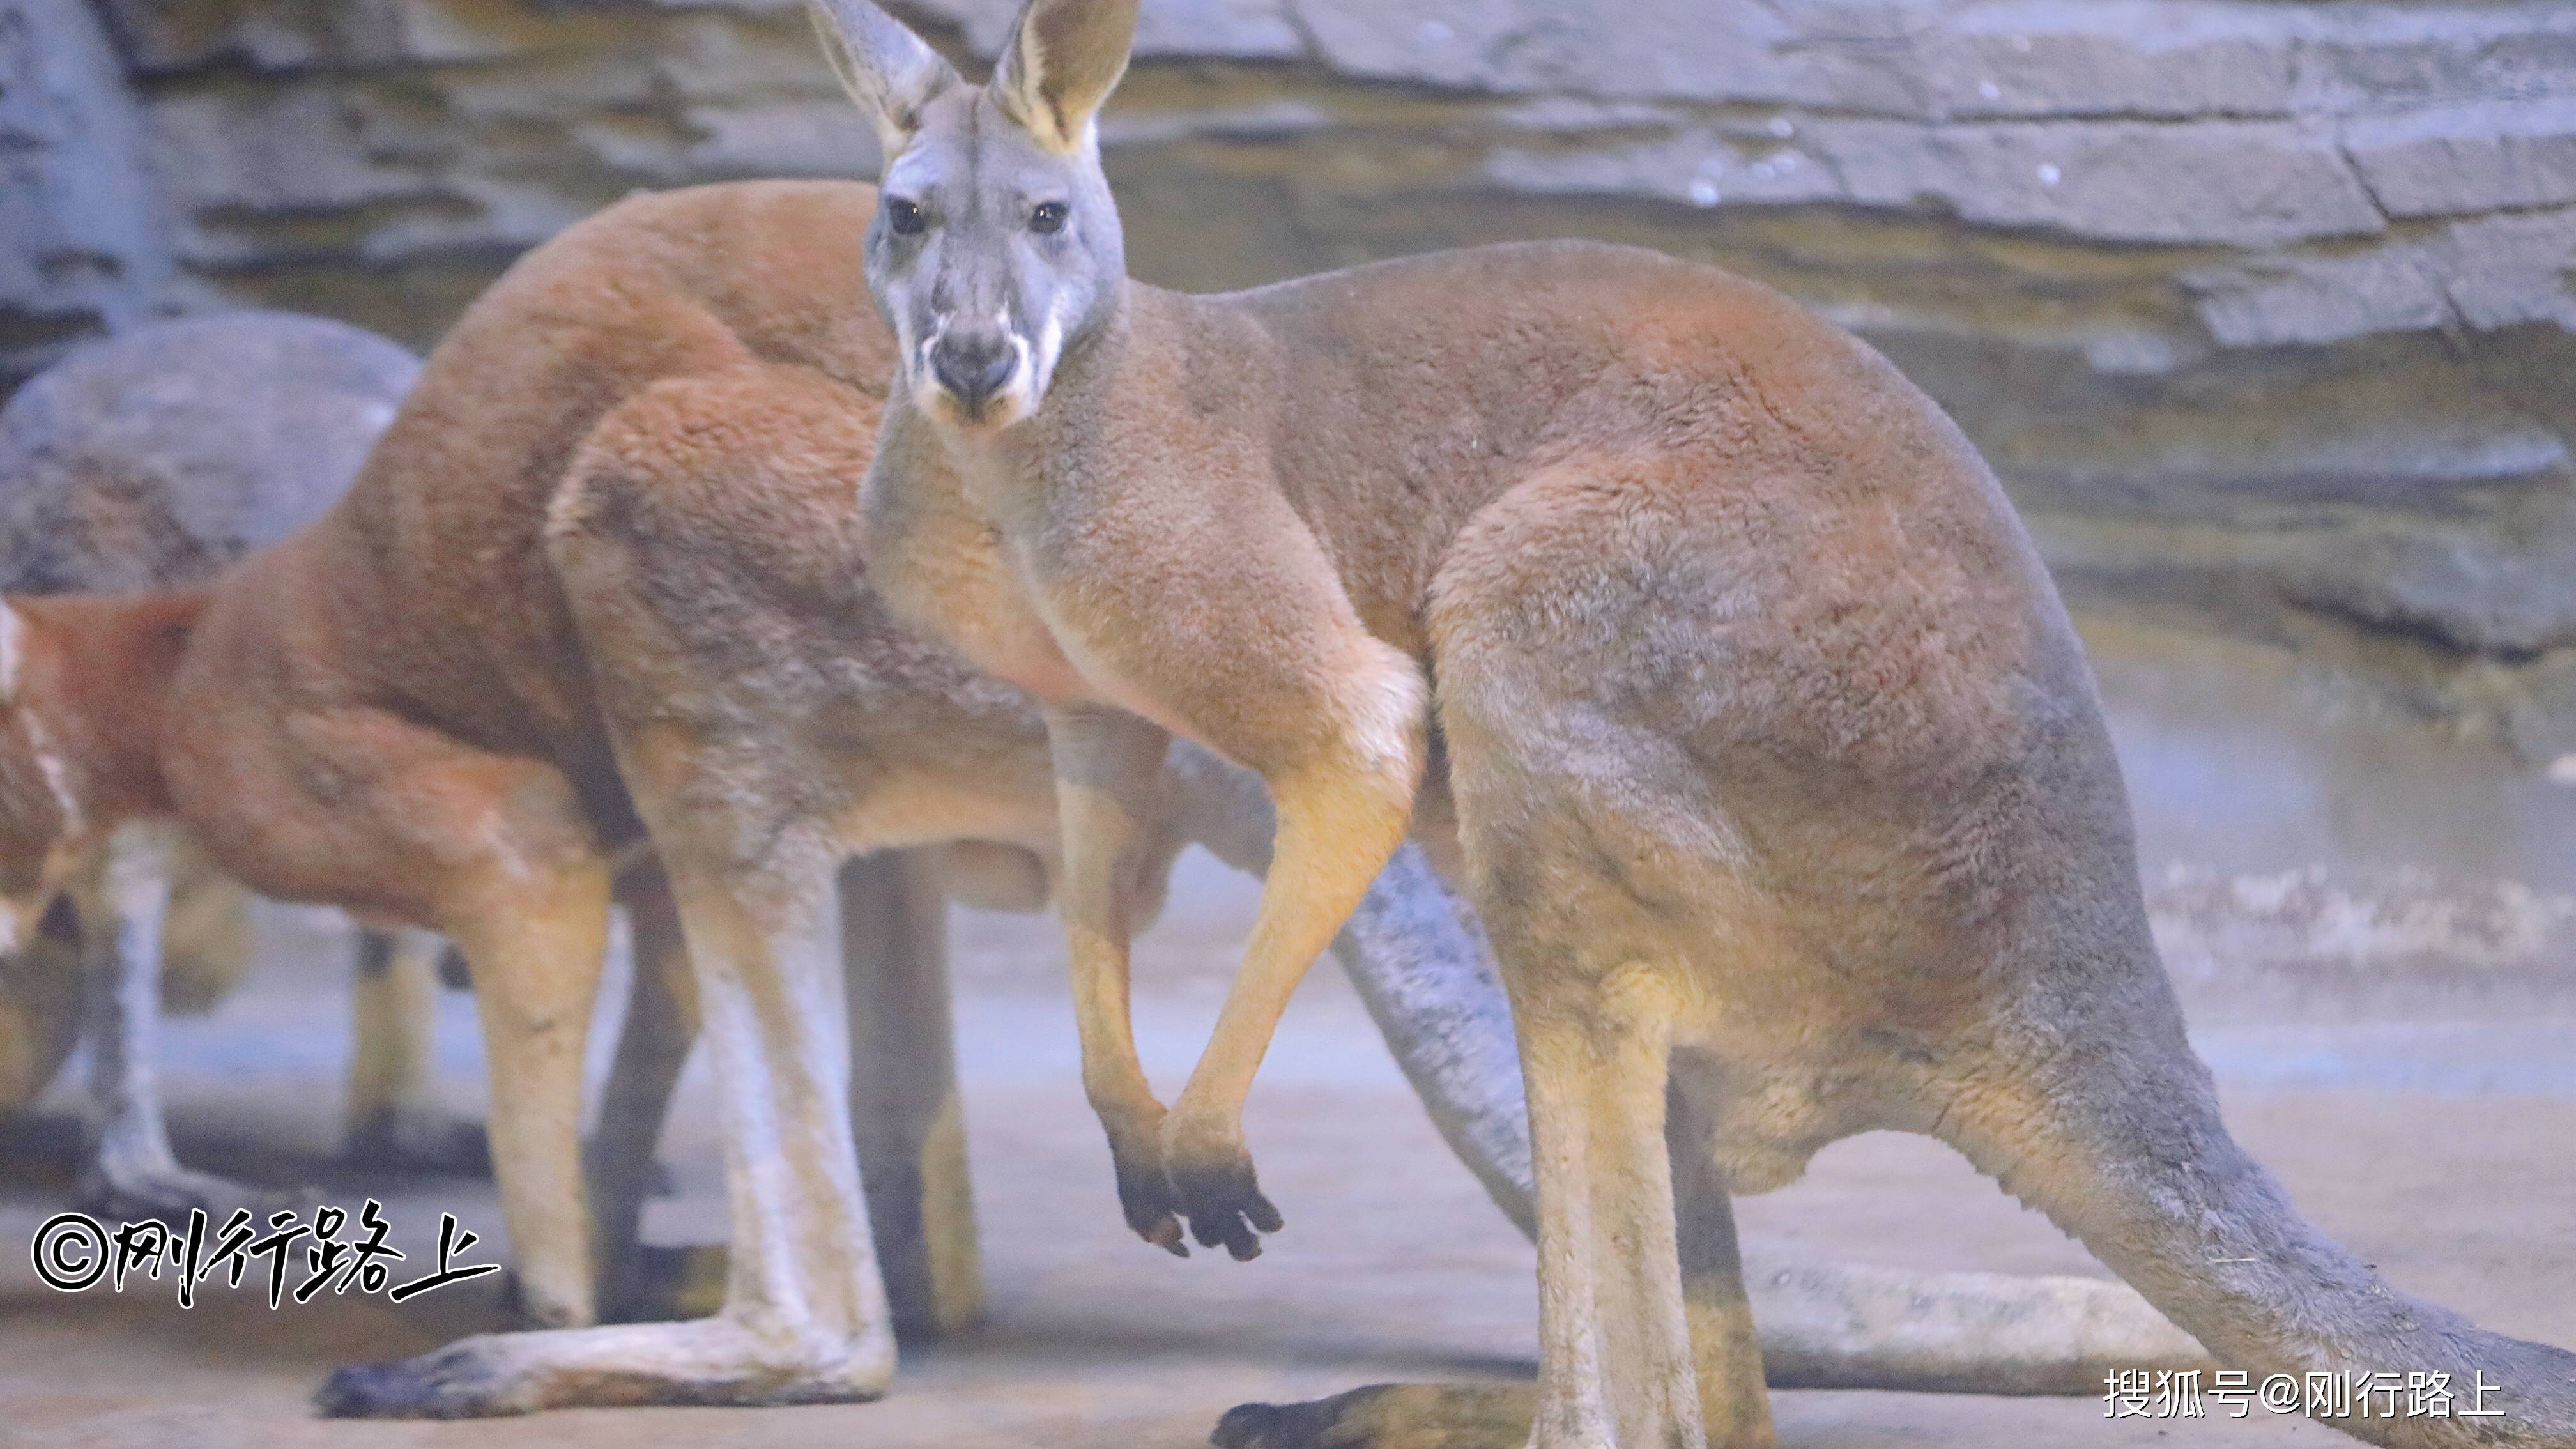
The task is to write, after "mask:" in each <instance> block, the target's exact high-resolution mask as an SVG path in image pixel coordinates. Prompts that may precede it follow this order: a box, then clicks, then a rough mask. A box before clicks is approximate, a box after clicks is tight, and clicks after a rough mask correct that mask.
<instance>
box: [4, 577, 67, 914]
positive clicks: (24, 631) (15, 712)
mask: <svg viewBox="0 0 2576 1449" xmlns="http://www.w3.org/2000/svg"><path fill="white" fill-rule="evenodd" d="M27 645H28V626H27V621H26V619H25V618H24V617H23V616H21V615H20V614H19V612H18V611H17V610H16V609H14V608H12V607H10V606H9V605H8V604H7V603H5V602H0V952H7V951H14V950H17V949H19V948H20V947H22V946H24V945H26V943H27V941H28V939H29V937H30V936H31V935H32V934H33V932H34V929H35V925H36V921H37V919H38V917H39V916H40V915H41V914H42V912H43V911H44V909H45V906H46V904H47V903H48V902H49V901H50V900H51V899H52V898H53V895H54V893H55V892H56V891H57V890H59V889H61V888H62V885H63V883H64V881H65V880H66V878H67V877H68V876H69V875H70V874H71V869H72V866H73V865H74V863H75V861H76V858H77V850H78V846H79V841H78V839H77V837H79V836H80V835H81V833H82V831H81V819H80V809H79V805H78V802H77V801H75V800H74V799H73V797H72V793H71V785H70V781H69V779H68V778H67V776H66V773H65V766H64V762H63V759H62V757H61V756H60V755H59V754H57V753H56V752H55V742H54V740H53V737H52V735H51V734H50V733H49V732H48V731H47V729H46V728H45V724H44V721H43V720H41V719H39V718H38V717H37V715H36V712H35V711H34V710H33V709H31V708H30V707H29V702H28V699H27V691H26V689H25V684H26V673H27V668H26V666H27Z"/></svg>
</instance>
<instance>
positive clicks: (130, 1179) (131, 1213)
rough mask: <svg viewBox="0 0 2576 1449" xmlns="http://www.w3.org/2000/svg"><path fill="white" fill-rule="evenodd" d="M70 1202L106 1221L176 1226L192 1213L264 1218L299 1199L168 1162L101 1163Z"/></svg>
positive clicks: (212, 1218) (92, 1168) (218, 1220)
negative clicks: (247, 1214)
mask: <svg viewBox="0 0 2576 1449" xmlns="http://www.w3.org/2000/svg"><path fill="white" fill-rule="evenodd" d="M310 1200H311V1195H310V1194H305V1195H303V1196H302V1198H301V1201H303V1202H306V1203H309V1202H310ZM73 1201H74V1204H75V1205H76V1206H77V1207H79V1209H80V1210H81V1211H83V1212H85V1213H88V1214H89V1215H90V1216H92V1217H95V1218H98V1219H101V1220H102V1221H107V1222H139V1221H141V1220H143V1219H145V1218H157V1219H159V1220H161V1221H162V1222H165V1223H172V1224H177V1223H182V1222H185V1221H187V1218H188V1214H189V1213H190V1212H191V1211H202V1212H204V1213H205V1215H206V1219H207V1221H209V1222H211V1223H215V1224H218V1225H220V1224H221V1223H222V1222H223V1221H224V1220H225V1219H226V1218H229V1217H231V1216H232V1215H233V1214H234V1213H235V1212H237V1211H242V1210H245V1209H246V1210H248V1211H249V1212H250V1214H251V1216H252V1217H253V1218H255V1219H257V1218H264V1217H266V1216H267V1215H268V1214H270V1213H272V1212H276V1211H279V1210H280V1209H284V1208H289V1207H294V1206H297V1204H298V1202H299V1197H298V1195H297V1194H294V1193H290V1192H285V1191H282V1190H278V1189H272V1188H263V1187H255V1186H252V1185H251V1184H248V1183H241V1182H234V1181H233V1180H232V1179H230V1178H224V1177H217V1176H215V1175H213V1174H212V1173H205V1172H191V1171H189V1170H188V1169H187V1168H184V1167H178V1166H174V1165H171V1164H167V1163H161V1164H154V1165H150V1166H135V1165H131V1164H121V1163H116V1162H113V1161H110V1160H106V1159H102V1160H100V1161H98V1162H96V1163H93V1164H91V1166H90V1169H89V1171H88V1172H87V1173H86V1174H84V1175H83V1176H82V1178H81V1185H80V1190H79V1192H78V1194H77V1195H76V1196H75V1197H74V1199H73Z"/></svg>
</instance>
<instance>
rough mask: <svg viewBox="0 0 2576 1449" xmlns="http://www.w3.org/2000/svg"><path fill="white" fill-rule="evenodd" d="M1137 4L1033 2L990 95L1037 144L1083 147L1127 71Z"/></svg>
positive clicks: (1063, 149)
mask: <svg viewBox="0 0 2576 1449" xmlns="http://www.w3.org/2000/svg"><path fill="white" fill-rule="evenodd" d="M1136 3H1137V0H1029V3H1028V4H1027V6H1025V7H1024V8H1022V9H1021V11H1020V21H1019V24H1017V25H1016V26H1013V27H1012V30H1011V43H1010V44H1009V45H1008V46H1006V47H1004V48H1003V50H1002V63H1001V66H1000V68H998V69H996V70H995V71H994V72H993V97H994V99H995V100H998V101H1000V102H1001V104H1002V109H1003V110H1004V111H1006V112H1008V113H1009V114H1010V116H1011V119H1013V120H1015V121H1018V122H1019V123H1020V124H1021V126H1023V127H1025V128H1026V129H1027V130H1028V133H1029V134H1030V135H1032V136H1035V137H1037V139H1038V144H1039V145H1041V146H1044V147H1046V148H1048V149H1049V150H1052V151H1056V152H1059V153H1071V152H1074V151H1079V150H1081V149H1082V147H1083V146H1084V144H1085V143H1086V142H1088V141H1089V140H1090V137H1091V121H1092V117H1093V116H1095V115H1097V114H1098V113H1099V111H1100V103H1101V102H1103V101H1105V100H1107V99H1109V93H1110V92H1111V91H1114V90H1116V89H1118V78H1119V77H1120V76H1122V75H1125V74H1126V73H1127V52H1128V51H1129V49H1131V48H1132V47H1133V46H1134V45H1135V43H1136Z"/></svg>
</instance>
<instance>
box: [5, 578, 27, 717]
mask: <svg viewBox="0 0 2576 1449" xmlns="http://www.w3.org/2000/svg"><path fill="white" fill-rule="evenodd" d="M26 644H27V621H26V620H24V619H21V618H19V617H18V611H17V610H15V609H13V608H10V607H9V601H8V600H6V599H0V705H12V704H16V703H17V702H18V662H19V661H20V660H21V659H24V658H25V657H26V653H27V649H26Z"/></svg>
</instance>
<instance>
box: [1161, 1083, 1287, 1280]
mask: <svg viewBox="0 0 2576 1449" xmlns="http://www.w3.org/2000/svg"><path fill="white" fill-rule="evenodd" d="M1163 1175H1164V1176H1165V1177H1167V1178H1169V1179H1170V1181H1171V1187H1172V1194H1173V1196H1175V1197H1176V1198H1178V1199H1179V1200H1180V1210H1181V1212H1182V1214H1183V1215H1184V1216H1186V1217H1187V1218H1188V1219H1189V1220H1190V1235H1191V1236H1192V1237H1195V1238H1197V1239H1198V1240H1199V1246H1200V1247H1202V1248H1213V1247H1216V1246H1217V1245H1218V1244H1220V1243H1221V1244H1223V1245H1224V1246H1225V1250H1226V1251H1227V1252H1228V1253H1231V1254H1233V1255H1234V1260H1235V1261H1236V1262H1238V1263H1248V1262H1250V1261H1252V1260H1253V1259H1255V1258H1258V1257H1260V1256H1261V1238H1260V1234H1262V1233H1275V1232H1277V1231H1279V1229H1280V1228H1281V1227H1282V1226H1283V1225H1284V1224H1283V1220H1282V1219H1281V1218H1280V1216H1279V1209H1277V1208H1275V1207H1273V1206H1271V1205H1270V1199H1268V1198H1266V1197H1264V1196H1262V1195H1261V1185H1260V1183H1259V1181H1258V1180H1257V1179H1256V1178H1255V1177H1254V1175H1253V1170H1252V1154H1251V1153H1249V1152H1246V1151H1245V1150H1244V1148H1243V1139H1242V1136H1241V1133H1240V1131H1239V1129H1237V1127H1236V1126H1235V1124H1234V1123H1233V1122H1232V1121H1230V1120H1229V1121H1225V1122H1221V1123H1220V1122H1207V1121H1202V1120H1200V1119H1196V1118H1190V1117H1184V1116H1182V1115H1180V1114H1178V1113H1175V1114H1173V1115H1172V1116H1171V1117H1169V1118H1167V1119H1165V1121H1164V1123H1163Z"/></svg>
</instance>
